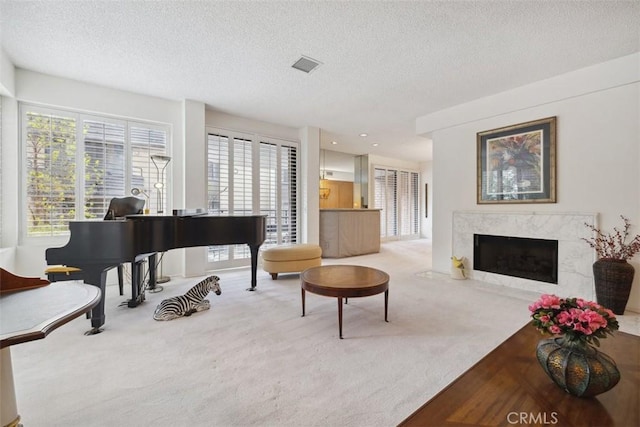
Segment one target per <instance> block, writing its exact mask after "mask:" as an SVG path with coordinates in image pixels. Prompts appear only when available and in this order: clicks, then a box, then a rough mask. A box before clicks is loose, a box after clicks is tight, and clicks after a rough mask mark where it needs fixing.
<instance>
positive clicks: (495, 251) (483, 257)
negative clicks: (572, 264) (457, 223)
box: [473, 234, 558, 284]
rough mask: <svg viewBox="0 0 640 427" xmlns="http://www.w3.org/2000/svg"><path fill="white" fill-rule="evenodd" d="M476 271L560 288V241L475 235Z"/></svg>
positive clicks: (474, 256)
mask: <svg viewBox="0 0 640 427" xmlns="http://www.w3.org/2000/svg"><path fill="white" fill-rule="evenodd" d="M473 268H474V270H480V271H486V272H488V273H496V274H502V275H505V276H512V277H521V278H523V279H531V280H537V281H539V282H547V283H555V284H558V241H557V240H546V239H526V238H521V237H508V236H490V235H486V234H474V235H473Z"/></svg>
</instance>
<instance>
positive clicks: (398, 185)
mask: <svg viewBox="0 0 640 427" xmlns="http://www.w3.org/2000/svg"><path fill="white" fill-rule="evenodd" d="M419 178H420V176H419V174H418V173H417V172H413V171H406V170H399V169H391V168H384V167H375V168H374V206H375V207H376V208H379V209H382V211H381V212H380V234H381V237H387V238H388V237H407V236H414V235H418V234H419V226H420V222H419V221H420V220H419V211H420V206H419V198H420V192H419V188H418V185H419V181H420V179H419Z"/></svg>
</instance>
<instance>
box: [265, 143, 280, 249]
mask: <svg viewBox="0 0 640 427" xmlns="http://www.w3.org/2000/svg"><path fill="white" fill-rule="evenodd" d="M277 178H278V147H277V145H275V144H270V143H268V142H261V143H260V214H262V215H267V235H266V239H265V242H264V245H265V247H268V246H269V245H275V244H277V243H278V242H279V241H280V237H279V236H280V232H281V230H279V227H278V224H279V222H280V221H279V214H278V205H279V200H278V197H279V193H280V192H279V191H278V185H277V184H278V181H277Z"/></svg>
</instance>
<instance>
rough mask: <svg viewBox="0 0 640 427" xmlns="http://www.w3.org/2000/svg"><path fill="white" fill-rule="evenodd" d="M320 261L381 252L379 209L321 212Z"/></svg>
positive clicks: (329, 210) (321, 210)
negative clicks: (321, 258) (321, 259)
mask: <svg viewBox="0 0 640 427" xmlns="http://www.w3.org/2000/svg"><path fill="white" fill-rule="evenodd" d="M320 247H321V248H322V257H323V258H342V257H348V256H354V255H364V254H371V253H376V252H380V209H320Z"/></svg>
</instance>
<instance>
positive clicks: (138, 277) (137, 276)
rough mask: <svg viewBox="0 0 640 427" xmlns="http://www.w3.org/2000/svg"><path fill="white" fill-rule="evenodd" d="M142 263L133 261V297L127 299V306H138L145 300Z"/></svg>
mask: <svg viewBox="0 0 640 427" xmlns="http://www.w3.org/2000/svg"><path fill="white" fill-rule="evenodd" d="M142 263H143V261H135V262H132V263H131V299H130V300H129V301H127V307H130V308H133V307H137V306H138V305H140V304H141V303H142V302H143V301H144V283H142V282H143V280H142V276H143V275H142V270H143V268H142Z"/></svg>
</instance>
